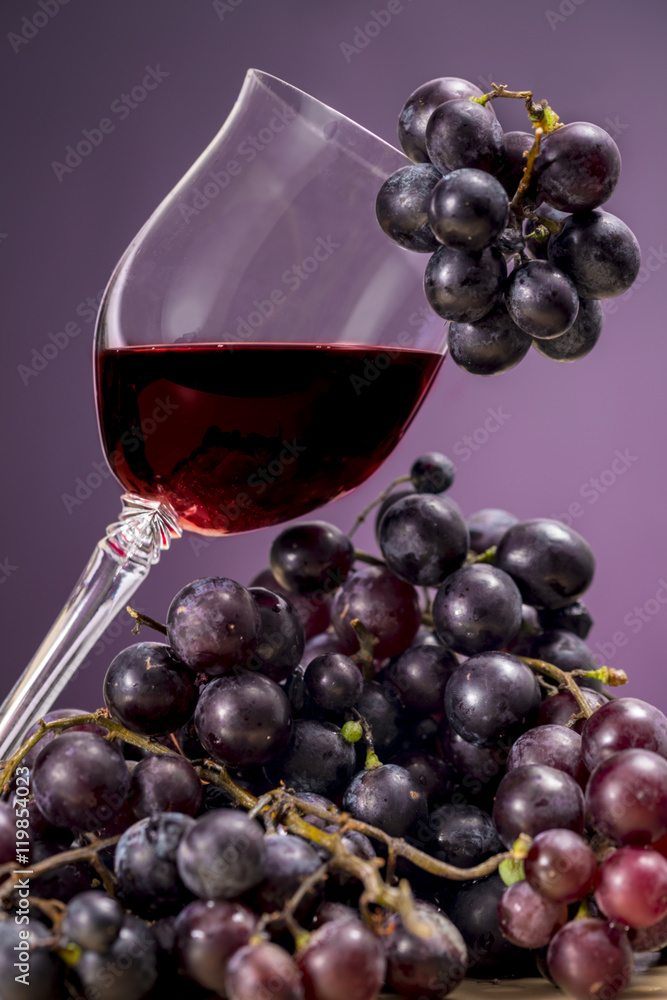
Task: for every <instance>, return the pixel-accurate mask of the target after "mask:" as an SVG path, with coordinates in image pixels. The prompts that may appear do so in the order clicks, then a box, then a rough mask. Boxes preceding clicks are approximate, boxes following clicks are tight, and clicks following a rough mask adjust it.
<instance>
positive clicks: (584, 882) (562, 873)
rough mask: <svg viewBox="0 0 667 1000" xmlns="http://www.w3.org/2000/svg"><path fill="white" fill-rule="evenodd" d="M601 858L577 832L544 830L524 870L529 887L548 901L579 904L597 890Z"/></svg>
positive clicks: (534, 843) (537, 838) (537, 839)
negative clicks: (596, 880) (594, 887)
mask: <svg viewBox="0 0 667 1000" xmlns="http://www.w3.org/2000/svg"><path fill="white" fill-rule="evenodd" d="M597 867H598V866H597V858H596V857H595V853H594V852H593V849H592V848H591V847H590V846H589V845H588V843H587V842H586V841H585V840H584V839H583V837H580V836H579V834H577V833H575V832H574V831H573V830H563V829H558V828H556V829H552V830H544V832H543V833H538V835H537V836H536V837H535V839H534V840H533V844H532V847H531V849H530V852H529V854H528V857H527V858H526V859H525V860H524V869H525V873H526V879H527V881H528V884H529V885H530V886H531V887H532V888H533V889H534V890H535V892H538V893H539V894H540V895H541V896H544V898H545V899H551V900H553V901H554V902H556V903H575V902H576V901H577V900H578V899H583V898H584V896H586V895H588V893H589V892H590V891H591V889H592V888H593V885H594V883H595V879H596V876H597Z"/></svg>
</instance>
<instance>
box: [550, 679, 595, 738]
mask: <svg viewBox="0 0 667 1000" xmlns="http://www.w3.org/2000/svg"><path fill="white" fill-rule="evenodd" d="M579 690H580V691H581V693H582V694H583V696H584V698H585V699H586V701H587V702H588V704H589V705H590V706H591V708H592V709H593V711H595V710H596V709H597V708H599V707H600V706H601V705H606V703H607V701H608V700H609V699H608V698H607V696H606V695H604V694H602V693H601V692H599V691H594V690H593V689H592V688H587V687H583V686H581V687H580V688H579ZM579 712H580V708H579V706H578V704H577V701H576V698H575V697H574V695H572V694H570V692H569V691H559V692H558V694H555V695H552V696H551V697H550V698H545V699H544V701H543V702H542V704H541V705H540V713H539V715H538V717H537V724H538V726H550V725H555V726H566V725H567V724H568V722H569V721H570V719H571V718H572V716H573V715H578V714H579ZM585 725H586V719H579V720H578V721H577V722H575V724H574V726H573V727H572V728H573V729H574V731H575V732H576V733H581V732H583V729H584V726H585Z"/></svg>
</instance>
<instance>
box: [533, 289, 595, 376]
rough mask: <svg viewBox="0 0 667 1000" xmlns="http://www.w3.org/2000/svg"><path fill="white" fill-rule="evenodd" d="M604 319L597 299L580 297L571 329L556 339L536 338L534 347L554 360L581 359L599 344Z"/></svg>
mask: <svg viewBox="0 0 667 1000" xmlns="http://www.w3.org/2000/svg"><path fill="white" fill-rule="evenodd" d="M603 319H604V314H603V312H602V306H601V305H600V303H599V302H598V301H597V300H596V299H579V312H578V313H577V318H576V319H575V321H574V323H573V324H572V326H571V327H570V328H569V330H566V332H565V333H563V334H561V336H560V337H556V339H555V340H534V341H533V347H534V348H535V349H536V350H537V351H539V353H540V354H543V355H544V356H545V358H551V360H552V361H579V359H580V358H584V357H585V356H586V355H587V354H589V353H590V352H591V351H592V350H593V348H594V347H595V345H596V344H597V342H598V339H599V337H600V333H601V332H602V321H603Z"/></svg>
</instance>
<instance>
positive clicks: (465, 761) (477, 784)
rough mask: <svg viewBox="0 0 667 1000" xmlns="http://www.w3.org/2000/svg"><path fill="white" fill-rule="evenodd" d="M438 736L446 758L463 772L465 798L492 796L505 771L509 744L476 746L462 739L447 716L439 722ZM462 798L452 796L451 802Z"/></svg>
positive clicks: (458, 770)
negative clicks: (506, 745)
mask: <svg viewBox="0 0 667 1000" xmlns="http://www.w3.org/2000/svg"><path fill="white" fill-rule="evenodd" d="M438 740H439V743H440V746H441V750H442V756H443V758H444V759H445V760H446V761H448V763H450V764H451V765H452V767H453V768H454V769H455V771H456V772H457V773H458V774H459V776H460V791H459V793H458V794H461V793H462V792H465V793H466V801H467V800H468V799H470V798H473V799H474V798H476V797H478V796H480V795H482V797H486V798H488V797H489V796H490V798H491V801H492V799H493V793H494V792H495V789H496V786H497V785H498V784H499V783H500V781H501V779H502V777H503V775H504V774H505V762H506V760H507V754H508V749H507V748H506V747H490V748H489V747H477V746H474V745H473V744H472V743H468V742H467V741H466V740H464V739H462V738H461V737H460V736H459V734H458V733H457V732H456V730H455V729H453V728H452V726H451V725H450V724H449V722H448V721H447V719H446V718H445V719H443V720H442V721H441V722H440V724H439V726H438ZM457 801H458V802H460V801H461V800H460V799H455V798H454V797H452V802H457Z"/></svg>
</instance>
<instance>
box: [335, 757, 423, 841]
mask: <svg viewBox="0 0 667 1000" xmlns="http://www.w3.org/2000/svg"><path fill="white" fill-rule="evenodd" d="M343 809H344V810H345V812H349V813H350V815H351V816H354V818H355V819H358V820H361V821H362V822H363V823H368V824H369V825H370V826H377V827H379V828H380V829H381V830H384V831H385V833H388V834H389V836H390V837H403V836H405V834H406V833H407V832H408V831H409V830H410V829H411V828H412V827H414V826H415V825H416V824H417V823H419V821H420V820H425V819H426V815H427V807H426V796H425V795H424V793H423V791H422V789H421V787H420V785H419V783H418V782H417V781H416V780H415V778H414V777H413V776H412V775H411V774H410V772H409V771H406V769H405V768H403V767H398V766H397V765H396V764H383V765H382V766H381V767H376V768H373V769H372V770H370V771H360V772H359V773H358V774H356V775H355V776H354V778H353V779H352V781H351V782H350V784H349V785H348V786H347V788H346V789H345V794H344V796H343Z"/></svg>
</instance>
